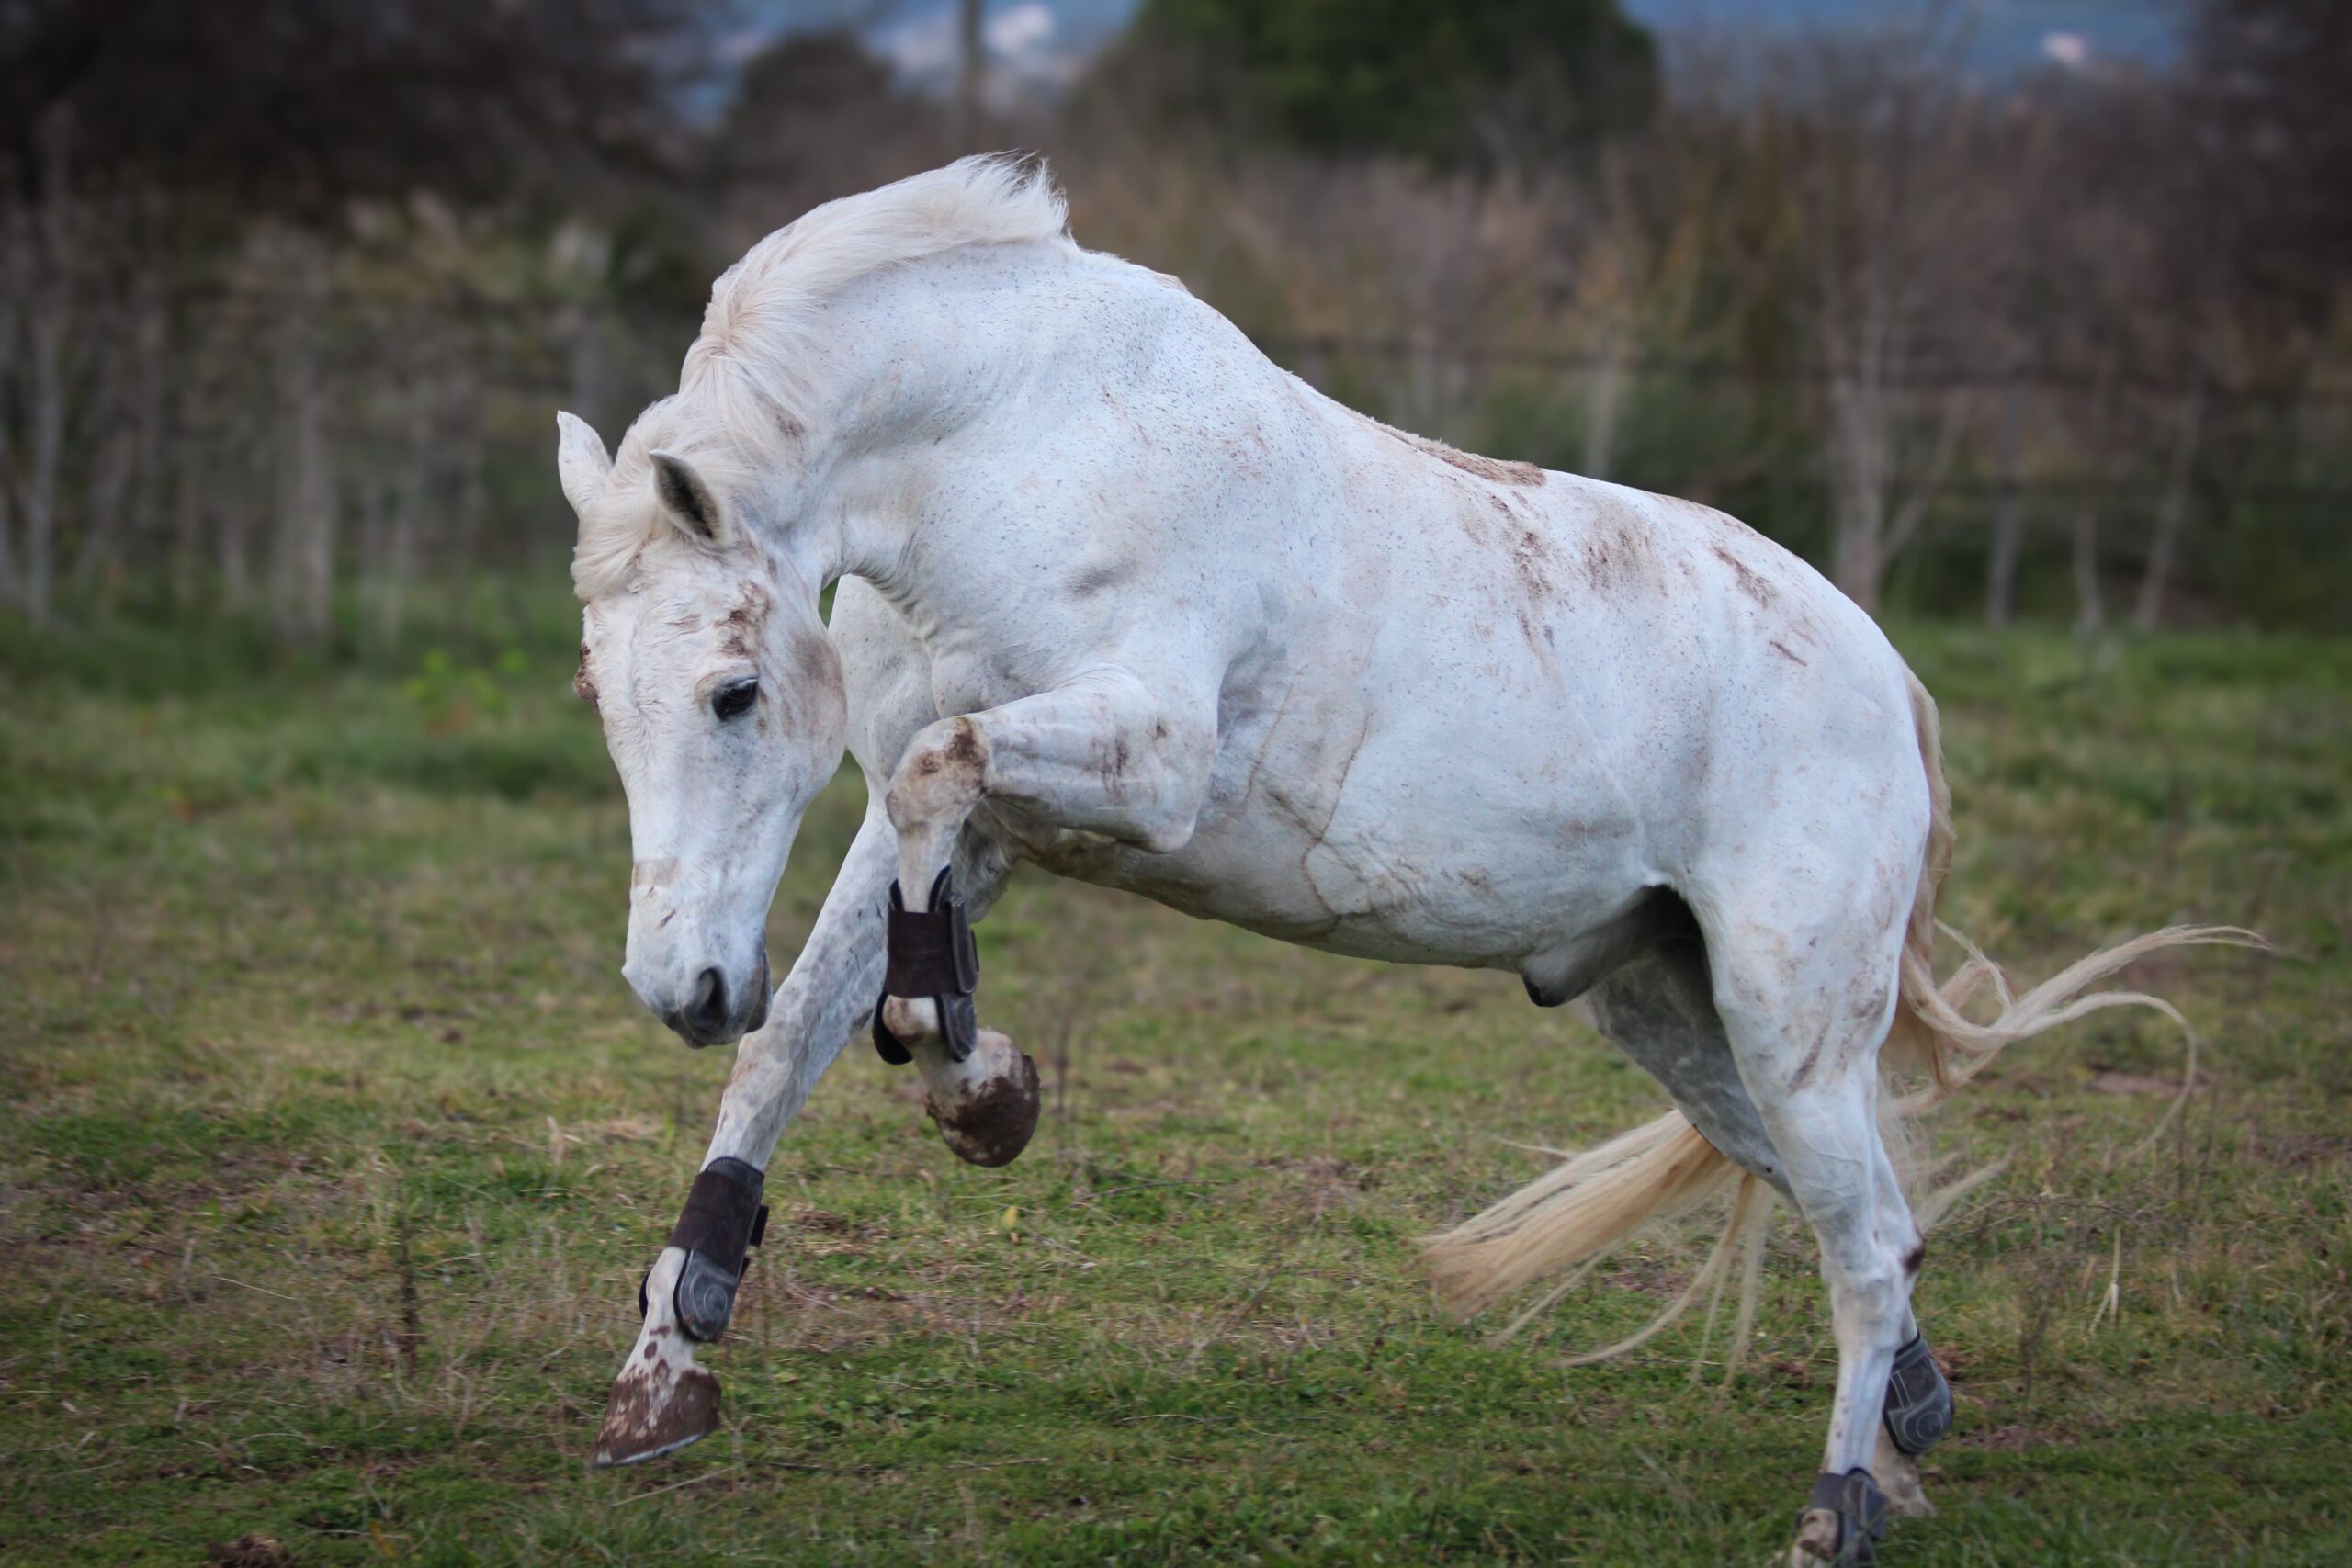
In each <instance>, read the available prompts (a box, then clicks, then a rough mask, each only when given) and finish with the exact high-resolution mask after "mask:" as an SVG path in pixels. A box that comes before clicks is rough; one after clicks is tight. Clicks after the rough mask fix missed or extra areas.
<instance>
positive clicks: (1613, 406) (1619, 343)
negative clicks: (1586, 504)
mask: <svg viewBox="0 0 2352 1568" xmlns="http://www.w3.org/2000/svg"><path fill="white" fill-rule="evenodd" d="M1625 353H1626V349H1625V333H1624V332H1623V329H1622V328H1620V327H1616V326H1611V327H1610V328H1609V329H1608V333H1607V335H1606V336H1605V337H1604V338H1603V339H1602V342H1601V349H1600V362H1599V363H1598V364H1597V365H1595V366H1594V367H1593V369H1592V378H1591V382H1590V389H1589V390H1588V391H1587V392H1586V394H1585V405H1584V407H1585V413H1584V458H1583V462H1584V477H1585V478H1587V479H1607V478H1608V477H1609V472H1610V469H1611V468H1613V467H1614V466H1615V464H1616V457H1617V411H1618V409H1619V408H1620V407H1621V406H1622V405H1623V401H1624V395H1625Z"/></svg>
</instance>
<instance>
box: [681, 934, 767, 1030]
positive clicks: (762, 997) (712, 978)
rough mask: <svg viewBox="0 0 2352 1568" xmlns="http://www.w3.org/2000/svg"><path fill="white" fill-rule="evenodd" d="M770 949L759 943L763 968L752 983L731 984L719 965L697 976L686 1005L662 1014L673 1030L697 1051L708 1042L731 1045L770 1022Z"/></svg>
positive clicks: (761, 967)
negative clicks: (692, 992) (734, 985)
mask: <svg viewBox="0 0 2352 1568" xmlns="http://www.w3.org/2000/svg"><path fill="white" fill-rule="evenodd" d="M768 995H769V991H768V951H767V946H766V944H765V943H764V942H763V943H762V944H761V946H760V967H759V969H758V971H757V973H755V974H754V975H753V976H752V979H751V983H750V984H749V985H745V986H741V987H731V986H729V984H728V983H727V976H726V973H725V972H724V971H723V970H720V969H718V968H717V967H712V968H708V969H705V970H704V971H703V972H702V973H701V974H700V975H698V976H695V988H694V994H693V996H692V997H691V998H689V999H688V1000H687V1002H686V1004H685V1005H684V1007H678V1008H671V1009H668V1010H664V1011H662V1013H661V1014H660V1017H661V1020H662V1022H663V1023H665V1024H667V1025H668V1026H669V1028H670V1030H671V1032H673V1033H674V1034H676V1035H677V1037H678V1038H679V1039H681V1040H683V1041H684V1042H685V1043H687V1044H689V1045H691V1046H693V1047H694V1048H695V1049H696V1050H700V1049H702V1048H703V1047H704V1046H706V1045H732V1044H733V1043H735V1042H737V1041H739V1040H741V1039H742V1038H743V1036H745V1035H746V1034H749V1033H751V1032H752V1031H754V1030H756V1029H758V1028H759V1027H760V1026H761V1025H763V1024H764V1023H766V1022H767V1021H768Z"/></svg>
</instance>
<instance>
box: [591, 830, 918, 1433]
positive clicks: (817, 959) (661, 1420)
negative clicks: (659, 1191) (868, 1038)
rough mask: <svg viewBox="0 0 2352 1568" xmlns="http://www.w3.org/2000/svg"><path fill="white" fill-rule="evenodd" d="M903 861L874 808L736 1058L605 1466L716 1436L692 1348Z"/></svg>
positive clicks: (873, 982) (662, 1263) (846, 1029)
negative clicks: (760, 1022)
mask: <svg viewBox="0 0 2352 1568" xmlns="http://www.w3.org/2000/svg"><path fill="white" fill-rule="evenodd" d="M897 859H898V855H897V846H896V844H895V842H894V840H893V839H892V835H891V832H890V825H889V823H888V821H887V820H885V819H884V818H883V816H882V814H881V813H880V812H879V811H878V810H869V811H868V813H867V815H866V819H865V826H864V827H863V828H861V829H859V831H858V835H857V838H856V840H855V841H854V843H852V844H851V846H850V852H849V854H848V857H847V858H846V859H844V860H843V861H842V869H841V872H840V874H839V875H837V876H836V877H835V878H834V880H833V887H832V891H831V893H830V894H828V895H827V896H826V897H825V906H824V908H823V909H822V911H821V912H820V913H819V915H818V917H817V923H816V927H815V929H814V930H813V931H810V932H809V942H808V945H807V946H805V947H803V948H802V949H801V950H800V957H799V959H798V961H797V962H796V963H795V964H793V966H792V973H791V975H790V976H787V977H786V980H785V982H784V985H783V987H781V988H780V989H779V990H778V991H777V992H776V996H775V1003H774V1005H773V1006H772V1007H771V1008H770V1010H769V1012H768V1021H767V1023H766V1025H765V1027H763V1028H762V1029H761V1030H760V1031H759V1032H757V1033H755V1034H752V1035H749V1036H746V1037H745V1039H744V1041H743V1043H742V1044H741V1047H739V1048H738V1050H737V1053H736V1059H735V1071H734V1074H733V1076H732V1077H729V1079H728V1083H727V1092H726V1094H725V1096H724V1097H723V1098H722V1099H721V1100H720V1101H719V1108H718V1129H717V1131H716V1132H715V1133H714V1134H712V1136H711V1140H710V1149H709V1152H708V1153H707V1154H706V1155H705V1156H703V1166H702V1172H701V1174H700V1175H698V1176H696V1177H695V1184H694V1187H693V1189H692V1190H691V1191H690V1193H689V1195H688V1197H687V1200H686V1204H685V1209H684V1213H681V1214H680V1215H679V1217H678V1224H677V1226H676V1228H675V1229H673V1231H672V1232H671V1235H670V1244H669V1245H668V1246H667V1247H663V1248H662V1255H661V1257H660V1258H657V1259H656V1260H655V1262H654V1264H653V1268H652V1269H651V1270H650V1272H648V1273H647V1275H646V1277H645V1283H644V1290H643V1296H644V1300H643V1305H642V1310H643V1312H644V1325H643V1326H642V1327H641V1328H639V1331H638V1337H637V1343H636V1344H635V1345H634V1346H632V1347H631V1348H630V1349H629V1354H628V1360H627V1361H626V1362H624V1363H623V1364H622V1366H621V1370H620V1372H619V1375H618V1376H616V1378H615V1379H614V1380H613V1389H612V1395H611V1398H610V1401H609V1402H608V1403H607V1404H606V1406H605V1422H604V1426H603V1427H601V1428H600V1429H599V1430H598V1432H597V1434H596V1462H597V1463H598V1464H599V1465H613V1464H631V1463H635V1462H636V1461H639V1460H647V1459H653V1458H656V1457H658V1456H660V1455H662V1454H665V1453H671V1452H673V1451H675V1450H678V1449H682V1448H684V1447H685V1446H686V1445H687V1444H688V1443H691V1442H693V1441H694V1440H695V1439H696V1438H701V1437H703V1436H705V1435H707V1434H708V1433H709V1432H710V1431H711V1430H713V1429H714V1428H715V1427H717V1426H718V1379H717V1378H715V1377H713V1376H712V1375H711V1374H710V1373H709V1372H708V1371H705V1370H704V1369H702V1368H700V1367H697V1366H696V1365H695V1347H697V1346H698V1345H705V1344H708V1343H710V1342H711V1341H712V1340H715V1339H717V1338H718V1337H719V1335H720V1333H721V1332H722V1331H724V1330H725V1328H726V1326H727V1320H728V1318H729V1315H730V1314H731V1313H732V1311H733V1308H734V1303H735V1291H736V1287H737V1285H738V1284H739V1283H740V1282H741V1279H742V1272H743V1267H744V1256H745V1252H746V1250H747V1249H748V1248H749V1247H752V1246H753V1245H755V1244H756V1242H757V1240H758V1236H759V1231H760V1228H761V1225H762V1224H763V1221H764V1219H765V1216H766V1213H767V1211H766V1209H765V1208H764V1207H763V1205H762V1203H761V1201H760V1200H761V1196H762V1189H763V1171H764V1169H765V1168H766V1166H767V1163H768V1157H769V1156H771V1155H772V1154H774V1153H775V1145H776V1139H777V1138H778V1137H780V1136H781V1135H782V1134H783V1133H784V1128H785V1124H786V1122H790V1121H791V1120H792V1118H793V1116H794V1114H795V1113H797V1111H799V1109H800V1107H801V1106H802V1105H803V1104H804V1103H805V1102H806V1101H807V1100H808V1099H809V1091H810V1090H811V1089H815V1088H816V1086H817V1080H818V1078H819V1077H822V1076H823V1074H824V1071H825V1069H826V1068H827V1067H829V1066H831V1065H832V1062H833V1058H834V1057H836V1056H838V1055H841V1051H842V1045H843V1044H844V1043H847V1042H848V1040H849V1038H850V1036H851V1034H852V1033H853V1032H854V1031H855V1030H856V1029H857V1027H858V1026H859V1025H860V1024H861V1023H863V1022H864V1021H865V1017H866V1015H867V1013H868V1011H869V1010H871V1008H872V1007H873V998H874V995H875V991H876V987H879V986H880V985H881V983H882V961H883V941H882V925H883V909H884V907H885V904H886V901H887V898H888V892H889V887H890V875H891V873H892V871H893V870H894V868H895V867H896V864H897Z"/></svg>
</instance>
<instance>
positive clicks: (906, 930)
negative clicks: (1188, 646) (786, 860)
mask: <svg viewBox="0 0 2352 1568" xmlns="http://www.w3.org/2000/svg"><path fill="white" fill-rule="evenodd" d="M1215 753H1216V726H1215V719H1214V715H1213V713H1212V714H1208V715H1205V716H1204V715H1200V714H1194V713H1190V712H1188V711H1187V709H1186V706H1185V705H1182V704H1181V703H1173V702H1170V701H1168V700H1165V699H1164V698H1163V697H1162V696H1160V695H1159V694H1156V693H1154V692H1153V691H1152V690H1150V689H1149V688H1148V686H1147V685H1146V683H1145V682H1143V681H1142V680H1141V679H1140V678H1138V677H1137V676H1136V675H1135V674H1133V673H1132V672H1130V671H1125V670H1115V669H1113V670H1103V671H1096V672H1094V673H1092V674H1090V675H1089V676H1087V677H1086V678H1084V679H1082V680H1080V681H1077V682H1072V683H1071V684H1069V685H1068V686H1063V687H1059V688H1057V689H1056V690H1054V691H1051V692H1045V693H1041V694H1038V695H1036V696H1034V697H1024V698H1023V699H1022V700H1021V701H1019V702H1014V703H1008V704H1006V705H1004V706H1002V707H999V708H990V709H989V710H988V711H987V712H985V713H977V714H968V715H965V716H961V717H957V718H951V719H943V720H941V721H940V722H939V723H937V724H934V725H932V726H931V727H929V728H926V729H924V730H923V731H922V733H921V734H919V735H917V736H916V737H915V739H914V741H913V743H912V744H911V745H910V746H909V747H908V749H907V752H906V755H905V757H904V758H903V759H902V760H901V761H900V762H899V770H898V772H897V773H896V774H895V775H893V777H892V778H891V781H890V788H889V793H888V798H887V806H888V811H889V817H890V824H891V826H892V828H893V829H896V831H897V834H898V842H899V880H898V884H897V886H896V887H895V889H894V890H893V893H892V908H891V911H890V916H889V928H890V941H889V948H890V956H889V964H888V976H887V978H886V980H885V983H884V987H883V989H882V993H881V999H880V1001H879V1002H878V1004H877V1005H876V1011H875V1020H874V1042H875V1044H876V1047H877V1048H878V1049H879V1050H880V1051H881V1053H882V1055H883V1056H884V1058H885V1059H886V1060H891V1061H907V1060H912V1061H913V1062H914V1063H915V1066H916V1068H917V1070H918V1071H920V1072H921V1073H922V1077H923V1088H924V1091H925V1094H924V1098H925V1101H926V1105H927V1107H928V1109H929V1110H930V1111H931V1114H932V1116H933V1118H934V1119H935V1120H936V1121H937V1122H939V1127H940V1132H941V1133H942V1134H944V1136H945V1138H946V1140H947V1144H948V1146H949V1147H950V1148H953V1149H954V1150H955V1151H956V1154H958V1155H959V1156H962V1157H964V1158H965V1159H967V1160H970V1161H971V1162H973V1163H974V1164H976V1165H1002V1164H1004V1163H1006V1162H1007V1161H1009V1160H1011V1159H1012V1158H1013V1157H1014V1156H1017V1155H1019V1154H1020V1152H1021V1151H1022V1149H1023V1147H1025V1146H1026V1145H1027V1144H1028V1142H1029V1138H1030V1134H1032V1133H1033V1132H1034V1131H1035V1127H1036V1123H1037V1068H1036V1065H1035V1063H1034V1062H1032V1061H1030V1059H1029V1058H1028V1056H1027V1055H1024V1054H1023V1053H1022V1052H1021V1051H1020V1049H1019V1048H1018V1047H1016V1046H1014V1044H1013V1043H1012V1041H1010V1040H1007V1039H1006V1038H1005V1037H1004V1036H1003V1035H1001V1034H999V1033H997V1032H994V1031H993V1030H986V1029H982V1028H980V1027H979V1026H978V1020H977V1017H976V1015H975V1014H974V1011H973V1006H972V996H973V992H974V989H975V988H976V987H977V985H978V959H977V953H976V950H975V949H974V948H973V946H972V943H971V938H970V932H969V929H968V926H967V923H966V917H965V913H964V910H963V908H962V906H961V902H960V896H959V893H958V890H957V888H956V884H955V878H954V875H953V874H952V873H951V872H950V870H949V867H948V858H949V852H950V850H951V848H952V846H953V845H954V844H955V843H956V836H957V835H958V834H959V833H960V832H961V831H962V829H963V827H964V824H965V821H966V819H967V818H969V817H970V816H971V814H972V810H973V808H974V807H977V806H978V805H979V803H980V802H981V801H982V800H994V801H1000V802H1002V803H1003V804H1005V805H1007V806H1011V807H1016V808H1018V809H1019V810H1020V811H1021V812H1022V813H1023V815H1024V816H1026V817H1028V818H1031V819H1033V820H1035V821H1039V822H1042V823H1044V824H1046V825H1048V826H1051V827H1055V828H1060V829H1073V830H1080V831H1085V832H1092V833H1099V834H1102V835H1103V836H1104V837H1107V838H1112V839H1117V840H1123V841H1125V842H1128V843H1133V844H1137V845H1140V846H1141V847H1143V848H1145V849H1148V850H1152V851H1154V852H1160V853H1167V852H1172V851H1175V850H1178V849H1181V848H1182V847H1183V845H1184V843H1185V842H1186V840H1189V839H1191V838H1192V836H1193V824H1194V822H1195V821H1196V820H1197V819H1198V818H1199V816H1200V810H1201V806H1202V803H1203V802H1204V800H1205V799H1206V797H1207V793H1208V777H1209V768H1210V764H1211V762H1212V761H1213V760H1214V758H1215Z"/></svg>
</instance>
